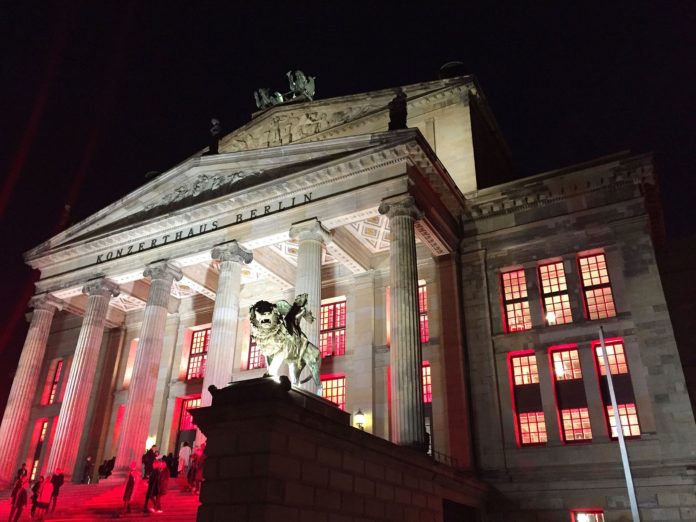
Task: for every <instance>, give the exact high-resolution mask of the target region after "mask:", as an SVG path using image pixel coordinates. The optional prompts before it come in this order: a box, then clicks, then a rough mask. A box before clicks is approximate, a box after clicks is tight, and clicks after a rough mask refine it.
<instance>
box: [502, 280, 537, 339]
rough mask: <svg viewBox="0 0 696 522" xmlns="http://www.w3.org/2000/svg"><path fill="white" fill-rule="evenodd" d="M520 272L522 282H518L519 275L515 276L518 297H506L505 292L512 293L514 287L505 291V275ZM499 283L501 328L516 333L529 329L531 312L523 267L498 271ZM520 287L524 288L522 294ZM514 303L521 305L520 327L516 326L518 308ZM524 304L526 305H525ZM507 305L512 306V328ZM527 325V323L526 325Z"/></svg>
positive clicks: (506, 331)
mask: <svg viewBox="0 0 696 522" xmlns="http://www.w3.org/2000/svg"><path fill="white" fill-rule="evenodd" d="M513 273H516V274H520V273H521V274H522V279H523V284H522V283H520V277H519V275H518V276H517V277H516V280H517V285H516V288H517V292H518V293H519V294H520V296H519V297H511V298H509V299H508V298H507V294H508V293H510V294H511V295H514V293H515V290H514V287H512V286H511V287H510V292H507V288H506V286H505V276H509V275H510V274H513ZM509 279H511V278H509ZM499 284H500V306H501V308H502V312H503V328H504V329H505V333H516V332H524V331H527V330H531V329H532V328H533V327H534V325H533V324H532V314H531V311H530V307H529V290H528V289H527V274H526V272H525V270H524V268H513V269H509V270H505V271H501V272H500V278H499ZM522 289H524V295H521V294H522ZM515 305H521V308H520V310H519V311H520V312H521V316H520V317H521V318H522V327H521V328H518V327H517V324H518V322H517V317H518V316H517V311H518V309H517V308H515ZM525 305H526V306H525ZM508 306H512V307H513V309H512V310H511V311H512V313H513V318H514V319H515V327H514V329H513V326H511V321H510V316H509V315H508ZM527 325H529V326H528V327H527Z"/></svg>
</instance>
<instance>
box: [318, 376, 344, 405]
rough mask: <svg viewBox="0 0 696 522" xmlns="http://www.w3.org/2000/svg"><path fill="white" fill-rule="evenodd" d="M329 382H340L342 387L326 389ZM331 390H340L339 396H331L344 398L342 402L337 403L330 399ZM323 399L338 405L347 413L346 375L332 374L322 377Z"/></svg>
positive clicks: (332, 395)
mask: <svg viewBox="0 0 696 522" xmlns="http://www.w3.org/2000/svg"><path fill="white" fill-rule="evenodd" d="M327 382H340V386H334V387H329V388H327V387H326V385H325V384H326V383H327ZM330 388H334V389H338V390H340V391H339V393H337V394H335V395H334V394H331V397H334V396H336V397H340V398H342V401H341V402H336V401H334V400H333V399H332V398H330V397H328V396H327V395H328V390H329V389H330ZM321 397H322V398H323V399H326V400H327V401H330V402H332V403H334V404H335V405H336V407H337V408H338V409H340V410H343V411H346V374H345V373H330V374H326V375H322V376H321Z"/></svg>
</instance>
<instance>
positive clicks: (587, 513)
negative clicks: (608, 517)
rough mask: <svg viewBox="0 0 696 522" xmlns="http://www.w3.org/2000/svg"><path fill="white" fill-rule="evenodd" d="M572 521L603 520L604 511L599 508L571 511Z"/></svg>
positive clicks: (594, 521) (592, 521)
mask: <svg viewBox="0 0 696 522" xmlns="http://www.w3.org/2000/svg"><path fill="white" fill-rule="evenodd" d="M572 515H573V522H604V512H603V511H602V510H599V509H592V510H586V509H583V510H582V511H573V512H572Z"/></svg>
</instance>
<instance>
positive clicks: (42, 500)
mask: <svg viewBox="0 0 696 522" xmlns="http://www.w3.org/2000/svg"><path fill="white" fill-rule="evenodd" d="M51 478H52V477H51V475H48V477H46V479H45V480H44V481H43V482H42V483H41V487H39V490H38V492H37V494H36V516H37V517H38V519H39V520H43V519H44V517H45V516H46V513H48V507H49V506H50V505H51V497H52V496H53V484H52V483H51Z"/></svg>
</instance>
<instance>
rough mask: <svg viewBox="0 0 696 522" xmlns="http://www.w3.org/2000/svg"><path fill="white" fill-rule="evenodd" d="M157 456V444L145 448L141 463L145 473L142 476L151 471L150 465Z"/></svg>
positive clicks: (148, 474)
mask: <svg viewBox="0 0 696 522" xmlns="http://www.w3.org/2000/svg"><path fill="white" fill-rule="evenodd" d="M156 457H157V445H155V444H153V445H152V447H151V448H150V449H149V450H147V452H146V453H145V455H143V465H144V466H145V473H144V474H143V478H148V477H149V476H150V473H151V472H152V465H153V464H154V462H155V458H156Z"/></svg>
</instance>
